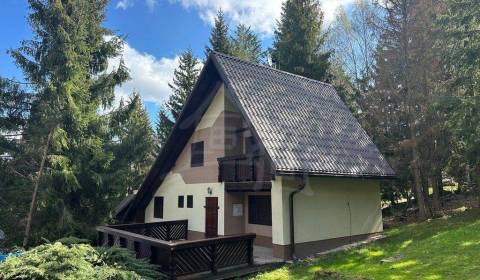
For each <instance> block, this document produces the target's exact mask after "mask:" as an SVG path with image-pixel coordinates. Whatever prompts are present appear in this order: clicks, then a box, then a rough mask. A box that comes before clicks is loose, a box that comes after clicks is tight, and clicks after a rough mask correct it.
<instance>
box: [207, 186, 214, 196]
mask: <svg viewBox="0 0 480 280" xmlns="http://www.w3.org/2000/svg"><path fill="white" fill-rule="evenodd" d="M207 193H208V194H209V195H212V193H213V190H212V188H211V187H208V188H207Z"/></svg>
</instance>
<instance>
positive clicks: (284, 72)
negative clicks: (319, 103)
mask: <svg viewBox="0 0 480 280" xmlns="http://www.w3.org/2000/svg"><path fill="white" fill-rule="evenodd" d="M211 53H212V55H216V56H224V57H226V58H230V59H233V60H237V61H238V62H241V63H245V64H250V65H252V66H256V67H262V68H265V69H267V70H272V71H275V72H279V73H283V74H287V75H290V76H294V77H298V78H301V79H304V80H307V81H312V82H315V83H319V84H322V85H325V86H330V87H332V88H334V89H335V87H334V86H333V85H332V84H329V83H326V82H322V81H319V80H315V79H312V78H308V77H305V76H302V75H298V74H295V73H290V72H287V71H284V70H280V69H277V68H273V67H270V66H267V65H263V64H260V63H255V62H251V61H247V60H245V59H241V58H239V57H236V56H232V55H228V54H224V53H221V52H217V51H213V50H212V51H211Z"/></svg>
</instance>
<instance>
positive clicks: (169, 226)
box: [165, 224, 172, 241]
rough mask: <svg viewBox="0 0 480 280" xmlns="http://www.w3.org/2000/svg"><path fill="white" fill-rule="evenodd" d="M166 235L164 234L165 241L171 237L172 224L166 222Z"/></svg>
mask: <svg viewBox="0 0 480 280" xmlns="http://www.w3.org/2000/svg"><path fill="white" fill-rule="evenodd" d="M166 234H167V236H165V239H166V241H170V240H171V239H172V226H171V224H167V233H166Z"/></svg>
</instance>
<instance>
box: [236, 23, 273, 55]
mask: <svg viewBox="0 0 480 280" xmlns="http://www.w3.org/2000/svg"><path fill="white" fill-rule="evenodd" d="M231 46H232V55H233V56H235V57H238V58H240V59H243V60H247V61H251V62H255V63H260V62H261V61H262V59H263V58H264V57H265V53H264V52H263V51H262V42H261V41H260V39H259V38H258V36H257V34H255V33H254V32H253V31H252V30H251V29H250V27H247V26H246V25H244V24H239V25H237V29H236V30H235V34H234V36H233V37H232V38H231Z"/></svg>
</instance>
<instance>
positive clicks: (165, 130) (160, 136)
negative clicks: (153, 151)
mask: <svg viewBox="0 0 480 280" xmlns="http://www.w3.org/2000/svg"><path fill="white" fill-rule="evenodd" d="M168 115H169V111H168V110H167V109H166V108H165V105H161V106H160V109H159V110H158V115H157V122H156V124H155V133H156V138H157V145H156V146H157V147H156V148H157V150H158V151H160V150H161V149H162V147H163V145H165V142H167V139H168V136H169V135H170V132H172V129H173V126H174V125H175V123H174V122H173V121H172V120H171V117H169V116H168Z"/></svg>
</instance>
